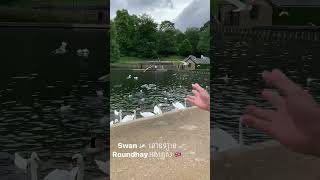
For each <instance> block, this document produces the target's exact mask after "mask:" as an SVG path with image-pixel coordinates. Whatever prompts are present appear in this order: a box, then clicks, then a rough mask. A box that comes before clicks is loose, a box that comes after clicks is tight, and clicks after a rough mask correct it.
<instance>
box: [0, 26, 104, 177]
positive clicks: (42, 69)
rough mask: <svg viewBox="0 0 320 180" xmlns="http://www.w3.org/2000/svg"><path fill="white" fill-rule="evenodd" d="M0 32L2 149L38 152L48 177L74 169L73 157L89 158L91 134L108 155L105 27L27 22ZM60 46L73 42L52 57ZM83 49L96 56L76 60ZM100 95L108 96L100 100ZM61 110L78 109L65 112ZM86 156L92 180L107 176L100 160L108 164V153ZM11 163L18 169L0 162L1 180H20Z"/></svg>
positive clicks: (0, 133) (7, 151)
mask: <svg viewBox="0 0 320 180" xmlns="http://www.w3.org/2000/svg"><path fill="white" fill-rule="evenodd" d="M0 32H1V33H0V39H1V41H2V42H3V43H1V44H0V49H1V53H0V151H1V152H5V153H10V154H14V153H15V152H21V153H22V155H26V157H29V156H30V153H31V152H32V151H34V152H37V153H38V155H39V156H40V159H42V161H43V162H44V164H42V165H41V178H40V179H42V178H43V176H44V175H46V174H48V173H49V172H50V171H52V170H53V169H56V168H61V169H66V168H68V167H69V164H68V163H69V158H70V157H71V156H72V155H73V154H74V153H77V152H83V150H84V149H85V146H86V145H87V144H88V143H89V142H90V136H91V135H92V134H96V135H97V139H99V140H101V141H102V142H103V143H104V145H105V146H104V147H105V149H107V148H108V146H109V143H108V142H107V140H108V137H109V132H108V129H109V128H108V127H109V126H108V124H103V125H102V124H100V119H101V118H102V117H105V116H107V115H108V113H109V109H108V103H107V102H108V99H107V97H108V94H109V93H108V90H109V89H108V84H106V83H99V82H97V81H96V80H97V78H98V77H99V76H102V75H104V74H106V70H107V69H108V64H107V61H105V60H106V59H107V57H108V54H107V53H108V52H107V51H105V48H106V47H107V41H106V39H107V35H108V33H107V28H94V27H87V28H81V27H76V26H72V28H71V26H70V27H67V28H65V27H60V26H56V27H53V26H52V27H47V26H45V25H42V24H34V25H28V24H22V25H21V27H20V26H19V27H16V26H13V27H10V26H1V28H0ZM48 34H49V35H48ZM62 41H65V42H67V44H68V45H67V47H66V53H65V54H60V55H54V54H52V53H51V52H52V50H54V49H56V48H58V47H59V46H60V45H61V42H62ZM84 48H87V49H89V50H90V55H89V56H88V57H87V58H83V57H79V56H77V54H76V52H77V50H78V49H84ZM103 52H105V53H103ZM101 89H103V90H104V91H105V93H104V94H105V95H104V97H99V96H98V95H97V94H96V90H101ZM61 105H70V106H71V108H72V110H70V111H68V112H65V113H61V112H60V106H61ZM107 117H108V116H107ZM1 155H2V154H1V153H0V156H1ZM83 155H84V158H85V166H86V168H85V176H86V179H91V177H105V176H106V175H104V174H103V173H101V172H100V171H99V169H98V167H97V166H96V165H95V162H94V159H95V158H97V159H101V160H106V158H107V157H104V156H108V152H107V151H104V153H103V154H98V155H97V156H93V155H92V156H91V155H86V154H85V153H83ZM8 162H9V163H10V164H13V162H12V161H11V162H10V161H9V160H5V159H3V158H2V157H0V165H1V166H0V179H6V178H11V179H16V176H14V175H13V174H16V173H21V171H7V170H3V167H4V166H2V164H3V163H4V164H8ZM13 168H14V166H13Z"/></svg>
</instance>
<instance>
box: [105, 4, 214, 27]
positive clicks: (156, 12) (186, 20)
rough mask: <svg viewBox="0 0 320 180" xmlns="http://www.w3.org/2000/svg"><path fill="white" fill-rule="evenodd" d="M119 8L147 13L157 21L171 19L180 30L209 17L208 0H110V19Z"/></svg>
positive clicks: (135, 12)
mask: <svg viewBox="0 0 320 180" xmlns="http://www.w3.org/2000/svg"><path fill="white" fill-rule="evenodd" d="M119 9H127V10H128V11H129V13H130V14H136V15H142V14H144V13H145V14H148V15H150V16H151V17H152V18H153V19H154V20H155V21H156V22H157V23H160V22H161V21H164V20H169V21H173V22H175V23H176V28H178V29H180V30H182V31H185V29H186V28H187V27H201V26H202V25H203V24H204V23H205V22H207V21H209V19H210V0H111V6H110V10H111V12H110V13H111V18H112V19H113V18H114V17H115V15H116V11H117V10H119Z"/></svg>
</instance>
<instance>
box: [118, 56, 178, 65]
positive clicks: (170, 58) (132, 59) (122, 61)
mask: <svg viewBox="0 0 320 180" xmlns="http://www.w3.org/2000/svg"><path fill="white" fill-rule="evenodd" d="M183 59H184V57H181V56H177V55H172V56H167V57H160V60H161V61H182V60H183ZM152 60H156V59H151V58H139V57H132V56H123V57H120V60H119V61H117V62H116V63H113V64H138V63H141V62H146V61H152Z"/></svg>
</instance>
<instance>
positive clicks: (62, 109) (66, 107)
mask: <svg viewBox="0 0 320 180" xmlns="http://www.w3.org/2000/svg"><path fill="white" fill-rule="evenodd" d="M70 110H72V108H71V105H61V106H60V112H61V113H65V112H68V111H70Z"/></svg>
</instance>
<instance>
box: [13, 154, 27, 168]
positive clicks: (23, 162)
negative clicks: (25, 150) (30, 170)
mask: <svg viewBox="0 0 320 180" xmlns="http://www.w3.org/2000/svg"><path fill="white" fill-rule="evenodd" d="M14 164H15V165H16V166H17V167H18V168H19V169H23V170H26V169H27V166H28V160H27V159H24V158H23V157H21V156H20V154H19V153H17V152H16V153H14Z"/></svg>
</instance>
